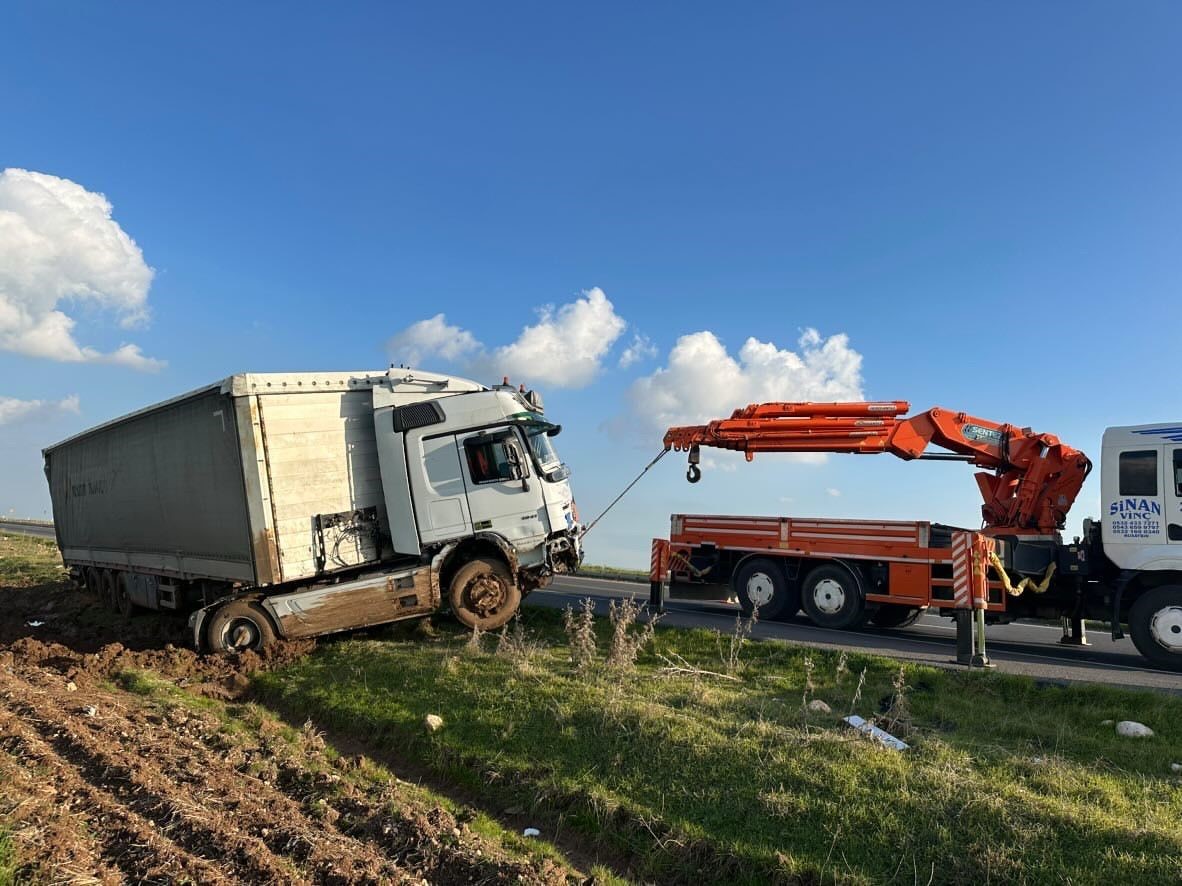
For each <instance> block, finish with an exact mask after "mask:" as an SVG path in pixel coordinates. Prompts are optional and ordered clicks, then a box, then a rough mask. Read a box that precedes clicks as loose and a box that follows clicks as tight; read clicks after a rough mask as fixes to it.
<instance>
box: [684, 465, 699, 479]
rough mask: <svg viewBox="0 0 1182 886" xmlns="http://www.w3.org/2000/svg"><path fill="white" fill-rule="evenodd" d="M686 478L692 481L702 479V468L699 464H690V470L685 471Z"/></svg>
mask: <svg viewBox="0 0 1182 886" xmlns="http://www.w3.org/2000/svg"><path fill="white" fill-rule="evenodd" d="M685 479H687V480H689V481H690V482H691V483H697V482H698V481H699V480H701V479H702V469H701V468H699V467H698V466H697V465H690V466H689V470H687V471H686V472H685Z"/></svg>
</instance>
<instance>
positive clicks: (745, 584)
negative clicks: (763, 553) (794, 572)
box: [731, 557, 800, 619]
mask: <svg viewBox="0 0 1182 886" xmlns="http://www.w3.org/2000/svg"><path fill="white" fill-rule="evenodd" d="M731 584H732V586H733V590H734V593H735V596H736V597H737V598H738V600H739V609H741V610H742V612H743V615H744V617H746V618H750V617H751V613H752V612H754V611H755V609H756V608H758V609H759V617H760V618H763V619H776V618H791V617H792V616H794V615H796V613H797V612H799V611H800V591H799V590H797V589H796V588H794V587H793V586H792V585H791V583H790V582H789V581H788V576H787V575H785V574H784V568H783V567H782V566H781V565H780V564H779V563H777V562H776V561H775V560H770V559H768V558H766V557H760V558H757V559H754V560H747V561H746V562H744V563H743V564H742V565H741V566H740V567H739V568H738V569H737V570H736V571H735V575H734V578H732V579H731Z"/></svg>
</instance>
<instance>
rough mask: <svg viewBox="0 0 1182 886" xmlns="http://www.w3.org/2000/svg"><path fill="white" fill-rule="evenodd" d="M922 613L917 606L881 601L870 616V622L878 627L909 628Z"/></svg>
mask: <svg viewBox="0 0 1182 886" xmlns="http://www.w3.org/2000/svg"><path fill="white" fill-rule="evenodd" d="M922 614H923V609H921V608H920V607H919V606H901V605H899V604H898V603H883V604H882V605H881V606H879V607H878V610H877V611H876V612H875V613H874V614H873V615H872V616H870V623H871V624H873V625H875V626H877V627H880V628H909V627H911V626H912V625H913V624H915V622H916V621H917V620H918V619H919V617H920V616H921V615H922Z"/></svg>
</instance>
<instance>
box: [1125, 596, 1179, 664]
mask: <svg viewBox="0 0 1182 886" xmlns="http://www.w3.org/2000/svg"><path fill="white" fill-rule="evenodd" d="M1129 633H1130V634H1131V635H1132V637H1133V645H1134V646H1136V647H1137V651H1138V652H1140V653H1141V654H1142V655H1143V656H1145V657H1146V658H1147V659H1149V660H1150V661H1151V662H1153V664H1154V665H1156V666H1157V667H1159V668H1168V669H1169V670H1171V671H1182V587H1174V586H1168V587H1162V588H1154V589H1153V590H1152V591H1146V592H1145V593H1144V594H1142V595H1141V596H1140V597H1138V598H1137V601H1136V602H1135V603H1133V608H1132V609H1130V610H1129Z"/></svg>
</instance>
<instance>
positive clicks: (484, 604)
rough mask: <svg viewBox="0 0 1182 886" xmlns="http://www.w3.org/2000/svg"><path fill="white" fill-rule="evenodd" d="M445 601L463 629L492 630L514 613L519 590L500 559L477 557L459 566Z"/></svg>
mask: <svg viewBox="0 0 1182 886" xmlns="http://www.w3.org/2000/svg"><path fill="white" fill-rule="evenodd" d="M447 601H448V604H449V605H450V606H451V611H452V614H453V615H455V617H456V619H457V620H459V622H460V624H462V625H464V627H467V628H480V630H482V631H495V630H496V629H497V628H499V627H501V626H502V625H504V624H506V623H507V622H508V621H509V619H511V618H512V617H513V616H514V615H515V614H516V613H517V609H518V607H520V606H521V588H519V587H518V586H517V583H516V582H515V581H513V576H512V575H510V574H509V570H508V568H507V567H506V566H505V564H504V563H502V562H501V561H500V560H492V559H488V558H480V559H476V560H473V561H472V562H471V563H466V564H465V565H463V566H461V567H460V570H459V571H458V572H457V573H456V574H455V577H453V578H452V580H451V586H450V587H449V588H448V590H447Z"/></svg>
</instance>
